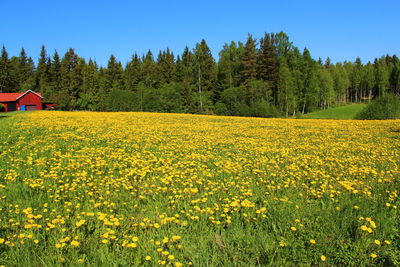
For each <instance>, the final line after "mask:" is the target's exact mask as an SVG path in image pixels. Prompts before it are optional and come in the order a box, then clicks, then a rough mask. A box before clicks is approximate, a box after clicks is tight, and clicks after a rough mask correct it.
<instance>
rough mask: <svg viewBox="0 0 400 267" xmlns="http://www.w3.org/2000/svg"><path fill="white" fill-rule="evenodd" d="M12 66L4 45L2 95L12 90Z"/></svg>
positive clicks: (0, 65) (0, 59)
mask: <svg viewBox="0 0 400 267" xmlns="http://www.w3.org/2000/svg"><path fill="white" fill-rule="evenodd" d="M10 80H11V64H10V60H9V59H8V53H7V50H6V48H5V46H4V45H3V47H2V49H1V57H0V93H4V92H7V91H9V90H10V89H11V82H10Z"/></svg>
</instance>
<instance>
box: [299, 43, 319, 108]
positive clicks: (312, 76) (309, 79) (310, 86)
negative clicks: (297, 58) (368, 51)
mask: <svg viewBox="0 0 400 267" xmlns="http://www.w3.org/2000/svg"><path fill="white" fill-rule="evenodd" d="M316 64H317V63H316V62H315V61H314V60H313V59H312V58H311V55H310V51H308V49H307V48H304V51H303V71H302V73H303V82H304V84H303V90H302V92H301V95H300V99H301V101H302V107H301V112H302V114H304V113H305V112H306V111H307V112H310V111H311V110H312V109H313V107H315V106H316V104H317V102H318V91H319V88H318V80H317V73H316Z"/></svg>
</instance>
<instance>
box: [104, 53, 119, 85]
mask: <svg viewBox="0 0 400 267" xmlns="http://www.w3.org/2000/svg"><path fill="white" fill-rule="evenodd" d="M106 77H107V79H106V88H105V89H106V91H111V90H112V89H118V90H123V89H124V70H123V68H122V64H121V62H119V61H117V59H116V58H115V56H114V55H111V56H110V59H109V60H108V65H107V71H106Z"/></svg>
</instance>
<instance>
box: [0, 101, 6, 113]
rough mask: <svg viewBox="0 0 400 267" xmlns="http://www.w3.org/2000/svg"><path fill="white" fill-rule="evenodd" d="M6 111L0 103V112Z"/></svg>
mask: <svg viewBox="0 0 400 267" xmlns="http://www.w3.org/2000/svg"><path fill="white" fill-rule="evenodd" d="M5 110H6V109H5V107H4V105H3V104H1V103H0V112H4V111H5Z"/></svg>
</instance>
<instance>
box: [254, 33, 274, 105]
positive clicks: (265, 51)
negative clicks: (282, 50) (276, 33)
mask: <svg viewBox="0 0 400 267" xmlns="http://www.w3.org/2000/svg"><path fill="white" fill-rule="evenodd" d="M257 77H258V79H260V80H263V81H264V82H266V84H267V85H268V87H269V88H271V91H272V98H273V101H274V103H275V104H277V97H278V91H277V89H278V87H277V81H278V59H277V55H276V52H275V48H274V45H273V40H272V35H271V34H267V33H266V34H265V36H264V38H261V40H260V49H259V52H258V57H257Z"/></svg>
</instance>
